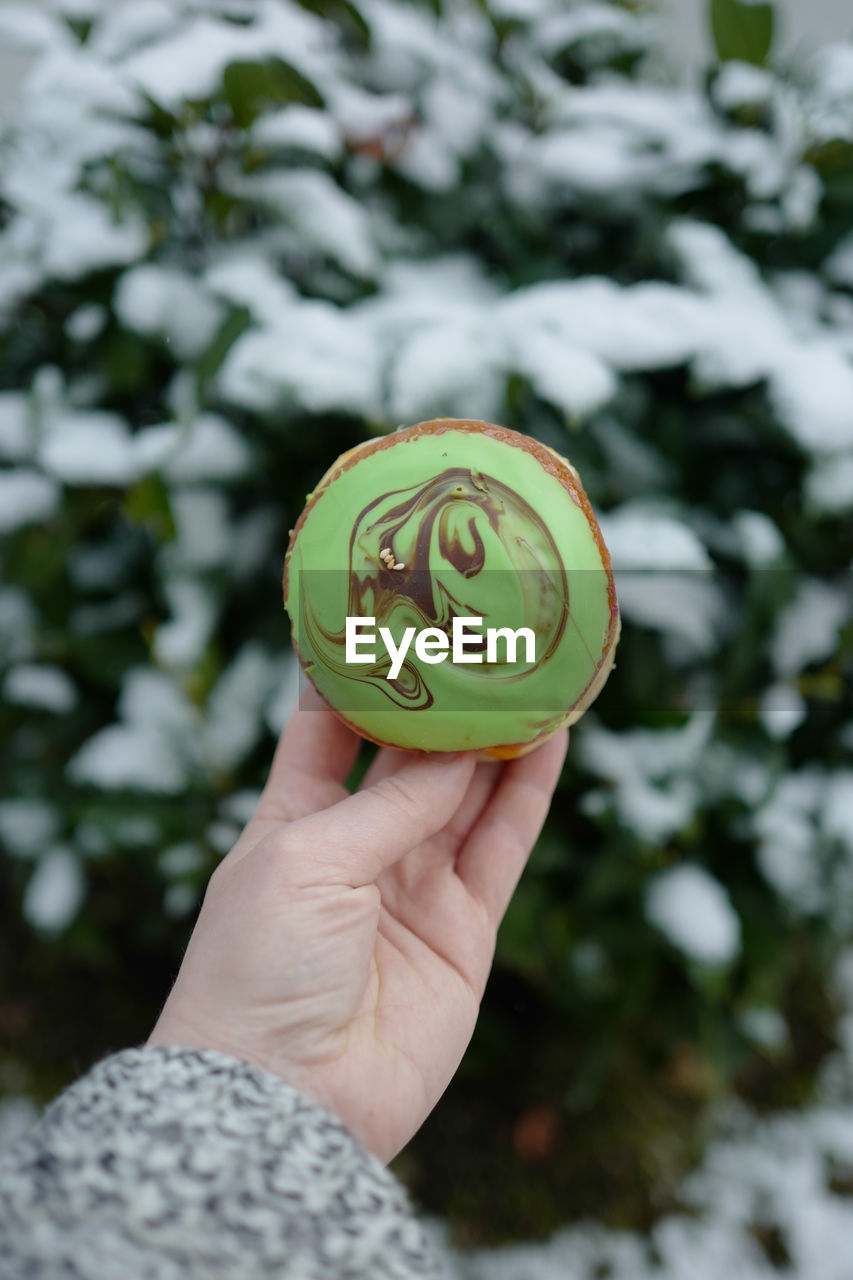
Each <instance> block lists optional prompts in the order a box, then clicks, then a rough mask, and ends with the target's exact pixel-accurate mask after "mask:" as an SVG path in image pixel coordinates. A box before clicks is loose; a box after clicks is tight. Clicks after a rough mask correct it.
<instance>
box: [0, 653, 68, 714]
mask: <svg viewBox="0 0 853 1280" xmlns="http://www.w3.org/2000/svg"><path fill="white" fill-rule="evenodd" d="M3 697H4V698H5V700H6V701H7V702H10V703H13V704H15V705H17V706H24V707H37V708H39V709H40V710H43V711H53V712H54V713H55V714H56V715H63V714H64V713H65V712H67V711H71V710H73V708H74V707H75V706H76V705H77V689H76V687H75V685H74V682H73V680H72V679H71V677H70V676H69V675H68V674H67V673H66V672H65V671H63V670H62V668H61V667H54V666H50V665H49V664H48V663H42V664H36V663H26V664H21V665H20V666H17V667H10V668H9V670H8V671H7V672H6V677H5V679H4V681H3Z"/></svg>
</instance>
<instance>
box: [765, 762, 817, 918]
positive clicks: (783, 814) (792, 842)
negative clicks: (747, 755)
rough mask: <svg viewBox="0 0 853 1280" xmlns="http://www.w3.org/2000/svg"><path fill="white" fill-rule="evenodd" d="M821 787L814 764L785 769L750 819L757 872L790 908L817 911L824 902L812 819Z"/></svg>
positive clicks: (797, 910)
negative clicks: (755, 839)
mask: <svg viewBox="0 0 853 1280" xmlns="http://www.w3.org/2000/svg"><path fill="white" fill-rule="evenodd" d="M824 789H825V780H824V778H823V775H822V774H821V773H820V772H819V771H817V770H815V769H809V770H805V769H804V770H801V771H800V772H799V773H788V774H786V775H785V776H784V777H783V778H781V779H780V781H779V782H778V784H777V785H776V787H775V789H774V791H773V792H772V794H771V795H770V797H769V798H768V799H767V800H766V801H765V803H764V804H763V805H762V806H761V808H760V809H759V810H758V811H757V812H756V813H755V815H754V817H753V820H752V828H753V831H754V832H755V835H756V836H757V837H758V848H757V850H756V858H757V862H758V866H759V868H760V870H761V872H762V874H763V876H764V877H765V879H766V880H767V882H768V883H769V884H770V885H772V886H773V888H774V889H775V890H776V892H777V893H778V894H780V896H781V897H783V898H784V899H785V900H786V902H787V903H788V905H789V906H790V907H791V908H792V909H793V910H795V911H796V912H798V913H803V914H813V913H814V912H819V911H822V910H823V909H824V908H825V906H826V903H827V893H828V885H827V883H826V878H825V875H824V871H823V868H822V866H821V863H820V860H819V859H818V858H817V856H816V850H817V828H816V825H815V816H816V813H817V810H818V808H819V806H820V804H821V803H822V800H823V795H824Z"/></svg>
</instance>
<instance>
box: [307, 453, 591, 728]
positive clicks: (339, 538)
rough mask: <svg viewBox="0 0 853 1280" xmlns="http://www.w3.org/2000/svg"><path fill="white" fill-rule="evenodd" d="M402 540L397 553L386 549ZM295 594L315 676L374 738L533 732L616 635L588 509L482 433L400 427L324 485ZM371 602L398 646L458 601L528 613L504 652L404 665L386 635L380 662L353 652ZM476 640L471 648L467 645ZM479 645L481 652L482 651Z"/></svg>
mask: <svg viewBox="0 0 853 1280" xmlns="http://www.w3.org/2000/svg"><path fill="white" fill-rule="evenodd" d="M383 550H388V551H390V552H391V553H392V554H393V563H397V564H402V565H404V566H405V567H404V568H402V569H394V568H390V567H387V566H386V564H385V563H384V562H383V559H382V557H381V554H380V553H381V552H382V551H383ZM286 606H287V610H288V613H289V615H290V618H291V622H292V626H293V635H294V640H295V642H296V645H297V648H298V650H299V654H300V658H301V660H302V663H303V666H304V667H305V669H306V671H307V673H308V674H309V676H310V678H311V680H312V681H313V683H314V684H315V685H316V686H317V688H318V689H319V691H320V692H321V693H322V694H323V696H324V697H325V698H326V699H327V701H328V702H329V703H330V704H331V705H332V706H334V707H335V708H336V709H337V710H338V711H340V712H341V713H342V714H343V715H344V716H345V717H346V718H347V719H348V720H349V721H351V722H352V723H353V724H354V725H355V726H356V727H357V728H359V729H362V730H364V731H365V733H366V734H367V735H368V736H370V737H373V738H377V739H380V740H382V741H386V742H393V743H395V744H396V745H398V746H401V747H408V748H420V749H423V750H433V751H441V750H459V749H474V748H480V749H481V748H485V747H490V746H498V745H503V744H508V743H516V742H530V741H532V740H533V739H534V738H536V737H538V736H539V735H540V734H542V733H543V732H547V731H549V730H551V729H553V728H555V727H556V726H557V725H558V724H559V723H560V722H561V721H562V720H563V719H564V718H565V715H566V713H567V712H568V710H569V709H570V708H571V707H572V706H573V705H574V704H575V703H576V702H577V701H578V699H579V698H580V697H581V695H582V694H583V693H584V691H585V690H586V688H587V686H588V685H589V683H590V681H591V680H592V678H593V676H594V675H595V672H596V670H597V667H598V664H599V662H600V660H601V656H602V651H603V649H604V646H605V644H606V643H607V639H608V635H610V636H611V637H612V631H611V630H610V628H611V606H613V607H614V608H615V598H614V597H613V595H612V580H611V579H610V577H609V575H608V573H607V571H606V570H605V568H604V567H603V565H602V562H601V557H600V554H599V549H598V545H597V544H596V541H595V537H594V535H593V532H592V530H591V528H590V525H589V522H588V520H587V517H586V515H585V513H584V511H583V510H582V509H581V508H580V507H579V506H578V505H577V504H576V503H575V502H574V501H573V499H572V498H571V496H570V495H569V494H568V493H567V492H566V490H565V489H564V487H563V485H562V484H561V483H560V482H559V480H557V479H556V477H554V476H552V475H550V474H548V472H546V471H545V470H544V468H543V467H542V466H541V464H540V463H539V462H538V461H537V459H536V458H534V457H533V455H532V454H530V453H529V452H527V451H526V450H523V449H521V448H519V447H517V446H514V445H510V444H507V443H506V442H505V441H501V440H495V439H493V438H491V437H489V436H487V435H485V434H482V433H480V432H474V431H462V430H454V429H451V430H448V431H444V432H441V433H436V434H429V435H421V436H417V437H415V438H412V439H408V440H399V441H397V442H396V443H395V445H394V447H392V448H387V449H382V450H379V451H377V452H375V453H372V454H369V455H368V456H366V457H364V458H362V459H359V460H358V461H356V462H355V463H354V464H353V465H352V466H351V467H349V469H348V470H346V471H343V472H341V473H339V474H338V475H337V476H336V477H335V479H334V480H333V482H332V483H331V484H330V485H328V487H326V488H324V489H322V490H321V492H320V493H319V495H318V496H317V500H316V502H315V503H314V505H313V506H312V507H311V509H310V510H309V511H308V514H307V516H306V518H305V521H304V523H303V525H302V527H301V528H300V530H299V533H298V535H297V537H296V539H295V542H294V544H293V549H292V553H291V557H290V561H289V566H288V590H287V599H286ZM348 614H349V615H351V616H360V617H366V616H373V617H375V618H376V623H375V625H374V626H373V627H372V628H370V629H371V630H373V631H375V632H377V633H378V629H379V627H380V626H384V627H387V628H388V629H389V631H390V632H391V635H392V636H393V639H394V643H395V645H399V644H400V642H401V640H402V637H403V632H404V630H405V628H407V627H414V628H415V629H416V632H418V631H420V630H422V629H423V628H425V627H437V628H439V629H441V630H444V631H447V632H450V630H451V627H452V619H453V616H454V615H461V616H464V617H466V618H468V617H472V616H476V617H482V619H483V636H484V638H485V628H486V627H511V628H512V629H513V630H515V629H517V628H519V627H523V626H527V627H530V628H531V629H533V630H534V631H535V633H536V661H535V662H534V663H533V664H528V663H527V661H526V653H525V645H524V643H523V642H521V643H519V646H518V651H517V654H516V661H515V662H509V661H507V657H508V655H507V652H506V647H505V645H504V642H503V641H500V642H499V644H498V649H497V658H498V661H496V662H492V663H488V662H485V661H484V662H483V663H482V664H471V665H469V664H465V665H461V664H455V663H453V662H452V661H451V656H450V655H448V657H447V658H446V659H445V661H444V662H442V663H440V664H426V663H423V662H421V661H420V660H419V659H418V657H417V655H416V653H415V649H414V644H412V645H411V647H410V648H409V650H408V653H407V655H406V659H405V661H404V662H403V664H402V666H401V669H400V672H399V675H398V676H397V678H396V679H395V680H393V681H391V680H388V679H387V678H386V677H387V676H388V673H389V670H390V667H391V659H390V657H389V656H388V654H387V653H386V648H385V645H384V644H383V643H382V641H381V640H380V639H379V637H378V634H377V639H376V642H375V643H373V644H366V643H364V644H362V650H363V651H364V652H371V651H372V652H374V653H375V654H376V661H375V663H373V664H370V665H350V664H347V663H346V662H345V647H344V627H345V619H346V617H347V615H348ZM470 651H471V652H475V651H476V650H474V649H472V650H470ZM484 657H485V654H484Z"/></svg>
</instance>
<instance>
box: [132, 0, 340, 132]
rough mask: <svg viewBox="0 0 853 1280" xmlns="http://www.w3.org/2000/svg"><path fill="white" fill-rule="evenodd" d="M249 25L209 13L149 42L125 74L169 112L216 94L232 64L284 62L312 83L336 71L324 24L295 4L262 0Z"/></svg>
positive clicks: (133, 57)
mask: <svg viewBox="0 0 853 1280" xmlns="http://www.w3.org/2000/svg"><path fill="white" fill-rule="evenodd" d="M253 16H254V18H255V20H254V21H253V22H251V23H248V24H246V25H239V26H238V25H235V24H234V23H230V22H225V21H221V20H219V19H217V18H215V17H212V16H209V15H207V14H205V15H203V16H201V17H194V18H191V20H190V21H189V22H187V23H186V24H185V25H183V26H182V27H181V29H180V30H179V31H177V32H176V33H175V34H168V35H166V36H165V38H164V39H162V40H159V41H157V42H155V43H153V44H149V45H148V46H147V47H146V48H145V49H142V50H141V51H140V52H137V53H134V54H132V55H131V56H130V57H129V58H128V59H127V60H126V61H125V62H124V63H123V65H122V71H123V74H124V75H125V76H126V77H127V79H128V80H129V81H130V82H131V83H135V84H137V85H138V86H139V87H140V88H141V89H142V90H143V91H144V92H145V93H146V94H148V96H149V97H151V98H153V99H154V101H155V102H158V103H159V104H160V105H161V106H162V107H165V108H166V109H167V110H169V111H178V110H179V109H180V108H181V106H182V105H183V103H184V102H185V101H190V102H194V101H198V100H200V99H203V98H208V97H210V96H211V95H212V94H214V93H215V91H216V89H217V88H218V87H219V85H220V84H221V82H222V76H223V73H224V71H225V68H226V67H227V66H228V65H229V63H232V62H259V63H264V62H268V61H270V59H272V58H281V59H282V61H284V62H286V63H288V64H290V65H291V66H293V67H295V68H296V69H297V70H298V71H300V72H301V73H302V74H303V75H304V76H305V77H306V78H307V79H308V80H314V79H315V78H319V79H321V80H325V79H328V78H329V76H330V75H331V74H332V73H334V71H335V70H336V63H335V61H334V60H333V58H332V56H331V54H330V51H329V44H330V37H329V31H328V28H327V26H326V24H325V23H323V22H322V21H321V20H320V19H319V18H316V17H314V15H313V14H310V13H305V12H304V11H303V10H302V9H299V8H297V7H296V6H295V5H282V4H278V3H275V2H274V0H259V3H258V4H257V5H256V6H255V8H254V9H253Z"/></svg>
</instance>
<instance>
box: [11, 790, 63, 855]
mask: <svg viewBox="0 0 853 1280" xmlns="http://www.w3.org/2000/svg"><path fill="white" fill-rule="evenodd" d="M59 827H60V819H59V812H58V810H57V809H56V808H55V807H54V806H53V805H52V804H49V803H48V801H47V800H42V799H39V798H36V797H33V798H30V797H29V796H13V797H11V798H10V799H8V800H0V841H2V843H3V845H4V847H5V848H6V849H7V850H8V852H9V853H11V854H12V855H13V856H14V857H16V858H37V857H38V856H39V854H41V853H43V852H44V851H45V848H46V846H47V845H49V844H50V843H51V841H52V840H54V839H55V838H56V836H57V835H58V833H59Z"/></svg>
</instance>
